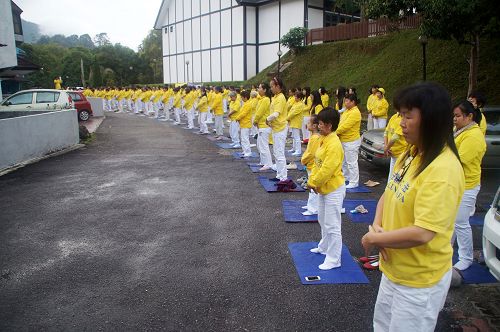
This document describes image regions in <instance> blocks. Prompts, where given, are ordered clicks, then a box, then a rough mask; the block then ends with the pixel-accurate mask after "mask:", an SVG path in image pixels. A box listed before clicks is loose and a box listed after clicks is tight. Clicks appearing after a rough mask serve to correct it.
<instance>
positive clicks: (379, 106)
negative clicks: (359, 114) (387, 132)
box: [372, 98, 389, 119]
mask: <svg viewBox="0 0 500 332" xmlns="http://www.w3.org/2000/svg"><path fill="white" fill-rule="evenodd" d="M387 112H389V103H388V102H387V100H386V99H385V98H382V99H378V98H377V99H376V100H375V101H374V102H373V109H372V115H373V116H374V117H377V118H384V119H387Z"/></svg>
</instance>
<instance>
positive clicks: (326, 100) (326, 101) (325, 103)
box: [318, 87, 330, 108]
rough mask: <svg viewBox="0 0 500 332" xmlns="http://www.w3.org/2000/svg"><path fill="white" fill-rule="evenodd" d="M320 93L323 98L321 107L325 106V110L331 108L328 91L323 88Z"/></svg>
mask: <svg viewBox="0 0 500 332" xmlns="http://www.w3.org/2000/svg"><path fill="white" fill-rule="evenodd" d="M318 92H319V95H320V96H321V105H323V107H324V108H327V107H328V106H330V96H329V95H328V92H327V91H326V89H325V88H324V87H321V88H319V90H318Z"/></svg>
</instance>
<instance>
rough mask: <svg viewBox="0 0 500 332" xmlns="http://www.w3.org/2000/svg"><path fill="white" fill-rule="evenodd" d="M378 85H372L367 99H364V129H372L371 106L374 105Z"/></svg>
mask: <svg viewBox="0 0 500 332" xmlns="http://www.w3.org/2000/svg"><path fill="white" fill-rule="evenodd" d="M378 88H379V86H378V85H372V87H371V88H370V95H369V96H368V100H367V101H366V111H367V112H368V119H367V122H366V129H368V130H372V129H373V116H372V111H373V108H374V107H375V106H374V104H375V101H376V100H377V90H378Z"/></svg>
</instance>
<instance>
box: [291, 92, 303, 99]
mask: <svg viewBox="0 0 500 332" xmlns="http://www.w3.org/2000/svg"><path fill="white" fill-rule="evenodd" d="M293 95H294V97H295V98H299V99H302V98H304V94H303V93H302V91H300V90H295V93H294V94H293Z"/></svg>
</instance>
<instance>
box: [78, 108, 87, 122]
mask: <svg viewBox="0 0 500 332" xmlns="http://www.w3.org/2000/svg"><path fill="white" fill-rule="evenodd" d="M89 118H90V113H89V111H87V110H82V111H80V112H78V120H80V121H87V120H88V119H89Z"/></svg>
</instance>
